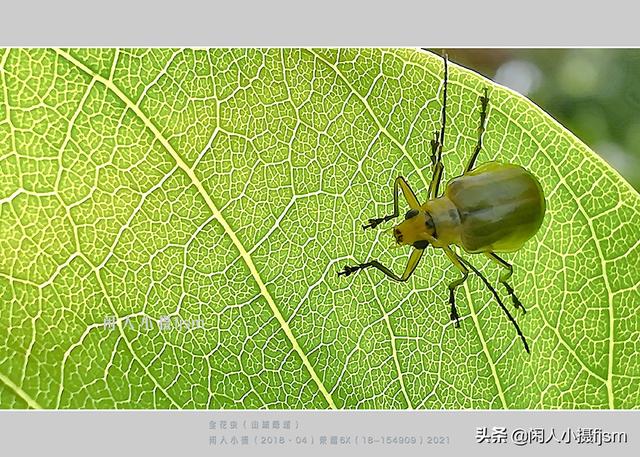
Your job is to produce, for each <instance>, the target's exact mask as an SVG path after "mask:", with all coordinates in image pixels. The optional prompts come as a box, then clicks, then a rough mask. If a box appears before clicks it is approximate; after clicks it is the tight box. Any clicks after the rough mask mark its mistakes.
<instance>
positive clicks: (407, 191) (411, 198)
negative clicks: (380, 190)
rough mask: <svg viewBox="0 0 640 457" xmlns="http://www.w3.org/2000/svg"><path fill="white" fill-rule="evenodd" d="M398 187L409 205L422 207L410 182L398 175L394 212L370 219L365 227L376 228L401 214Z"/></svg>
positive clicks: (413, 207) (394, 187) (416, 207)
mask: <svg viewBox="0 0 640 457" xmlns="http://www.w3.org/2000/svg"><path fill="white" fill-rule="evenodd" d="M398 188H400V190H401V191H402V195H404V198H405V199H406V200H407V203H409V207H411V208H412V209H420V203H418V199H417V197H416V194H414V193H413V190H411V187H410V186H409V183H408V182H407V181H406V180H405V179H404V178H403V177H402V176H398V177H397V178H396V180H395V181H394V183H393V214H389V215H388V216H384V217H374V218H371V219H369V223H368V224H367V225H363V226H362V228H363V229H365V230H366V229H368V228H376V227H377V226H378V225H380V224H382V223H383V222H387V221H390V220H391V219H395V218H396V217H398V215H399V214H400V210H399V208H398Z"/></svg>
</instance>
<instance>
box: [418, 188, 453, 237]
mask: <svg viewBox="0 0 640 457" xmlns="http://www.w3.org/2000/svg"><path fill="white" fill-rule="evenodd" d="M423 208H424V209H425V211H426V212H427V213H429V214H430V215H431V218H432V219H433V224H434V226H435V234H434V237H435V238H436V240H437V244H434V246H435V247H442V246H448V245H450V244H460V230H461V225H460V213H459V212H458V208H457V207H456V206H455V205H454V204H453V202H452V201H451V200H449V198H447V197H446V196H442V197H440V198H434V199H433V200H429V201H428V202H426V203H425V204H424V205H423Z"/></svg>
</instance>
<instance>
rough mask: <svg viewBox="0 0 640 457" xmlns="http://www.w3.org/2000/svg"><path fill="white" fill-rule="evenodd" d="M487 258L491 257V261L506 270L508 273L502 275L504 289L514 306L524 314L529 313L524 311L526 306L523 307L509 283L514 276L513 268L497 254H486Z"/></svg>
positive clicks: (501, 280)
mask: <svg viewBox="0 0 640 457" xmlns="http://www.w3.org/2000/svg"><path fill="white" fill-rule="evenodd" d="M485 254H486V256H487V257H489V258H490V259H491V260H493V261H494V262H496V263H497V264H498V265H500V266H501V267H503V268H505V269H506V270H507V271H505V272H503V273H502V274H501V275H500V283H501V284H502V285H503V286H504V288H505V289H506V290H507V293H508V294H509V295H511V300H512V301H513V306H514V307H515V308H516V309H518V308H521V309H522V312H525V313H526V312H527V310H526V309H524V306H523V305H522V302H521V301H520V300H519V299H518V297H516V293H515V292H514V291H513V287H511V286H510V285H509V283H508V282H507V281H508V280H509V278H510V277H511V275H513V266H512V265H511V264H510V263H509V262H507V261H506V260H504V259H503V258H502V257H498V256H497V255H496V254H494V253H493V252H486V253H485Z"/></svg>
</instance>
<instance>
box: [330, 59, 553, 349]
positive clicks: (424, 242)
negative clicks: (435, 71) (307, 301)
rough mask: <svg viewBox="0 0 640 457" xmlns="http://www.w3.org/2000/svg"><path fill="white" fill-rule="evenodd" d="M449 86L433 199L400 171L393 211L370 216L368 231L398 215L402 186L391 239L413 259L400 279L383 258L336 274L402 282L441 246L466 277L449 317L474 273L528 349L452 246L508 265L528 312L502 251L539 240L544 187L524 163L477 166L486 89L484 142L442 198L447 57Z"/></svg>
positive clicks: (436, 142) (435, 149)
mask: <svg viewBox="0 0 640 457" xmlns="http://www.w3.org/2000/svg"><path fill="white" fill-rule="evenodd" d="M443 61H444V90H443V97H442V113H441V118H442V120H441V127H440V131H439V132H436V133H435V134H434V139H432V140H431V162H432V169H433V173H432V177H431V183H430V184H429V190H428V200H427V202H426V203H424V204H422V205H421V204H420V203H419V202H418V199H417V198H416V196H415V194H414V192H413V191H412V190H411V187H410V186H409V184H408V183H407V181H406V180H405V179H404V178H403V177H402V176H399V177H397V178H396V180H395V182H394V186H393V214H390V215H388V216H384V217H375V218H371V219H369V221H368V222H369V223H368V224H367V225H364V226H363V228H365V229H367V228H375V227H377V226H378V225H379V224H381V223H383V222H387V221H390V220H392V219H395V218H397V217H398V216H399V209H398V191H399V190H400V191H402V194H403V195H404V198H405V199H406V200H407V203H408V204H409V208H410V209H409V211H407V213H406V214H405V220H404V221H402V222H401V223H400V224H398V225H396V226H395V227H394V228H393V236H394V238H395V240H396V242H397V243H398V244H400V245H410V246H412V247H413V250H412V252H411V256H410V257H409V261H408V263H407V266H406V268H405V271H404V273H403V274H402V276H397V275H396V274H395V273H394V272H392V271H391V270H390V269H389V268H387V267H385V266H384V265H382V264H381V263H380V262H378V261H377V260H370V261H368V262H365V263H361V264H359V265H355V266H349V265H348V266H345V267H344V269H343V270H342V271H340V272H339V273H338V275H344V276H349V275H350V274H352V273H355V272H357V271H360V270H363V269H365V268H369V267H374V268H376V269H378V270H380V271H381V272H382V273H384V274H385V275H386V276H387V277H389V278H391V279H393V280H396V281H406V280H407V279H409V277H410V276H411V275H412V274H413V272H414V271H415V269H416V267H417V265H418V263H419V261H420V259H421V257H422V254H423V252H424V250H425V249H426V248H427V247H428V246H433V247H434V248H438V249H442V250H443V251H444V253H445V254H446V255H447V257H448V258H449V260H450V261H451V262H452V263H453V264H454V265H455V266H456V267H457V268H458V269H459V270H460V272H461V273H462V277H461V278H459V279H457V280H455V281H452V282H451V283H450V284H449V304H450V305H451V320H452V321H454V322H455V324H456V327H459V326H460V323H459V316H458V312H457V309H456V304H455V290H456V288H457V287H459V286H460V285H462V284H463V283H464V282H465V281H466V280H467V277H468V275H469V269H471V270H473V272H474V273H476V274H477V275H478V276H479V277H480V278H481V279H482V281H483V283H484V284H485V285H486V286H487V287H488V288H489V290H490V291H491V292H492V294H493V295H494V297H495V298H496V300H497V301H498V304H499V305H500V307H501V308H502V309H503V311H504V312H505V313H506V314H507V317H508V318H509V320H510V321H511V322H512V323H513V325H514V326H515V328H516V331H517V332H518V335H520V338H521V339H522V342H523V344H524V347H525V349H526V351H527V352H529V345H528V344H527V340H526V339H525V337H524V335H523V334H522V331H521V330H520V327H519V326H518V324H517V322H516V321H515V319H514V318H513V316H511V314H510V313H509V311H508V309H507V308H506V307H505V306H504V304H503V303H502V301H501V300H500V297H499V295H498V294H497V292H496V291H495V289H494V288H493V287H492V286H491V284H490V283H489V281H488V280H487V279H486V278H485V277H484V275H482V273H481V272H480V271H478V270H477V269H476V268H475V267H474V266H473V265H471V264H470V263H469V262H468V261H467V260H465V259H464V258H462V257H461V256H460V255H459V254H457V253H456V252H454V251H453V250H452V249H451V246H452V245H454V246H459V247H460V248H462V249H463V250H464V251H466V252H467V253H470V254H483V255H485V256H487V257H488V258H489V259H491V260H492V261H494V262H495V263H497V264H498V265H500V266H501V267H502V268H504V269H505V271H504V273H503V274H502V275H501V276H500V282H501V283H502V284H503V285H504V287H505V289H506V291H507V293H508V294H509V295H510V296H511V298H512V300H513V303H514V306H515V307H516V308H520V309H522V310H523V312H524V307H523V306H522V303H520V300H519V299H518V298H517V296H516V295H515V292H514V291H513V288H512V287H511V285H510V284H509V283H508V280H509V278H510V277H511V275H512V274H513V267H512V266H511V265H510V264H509V263H508V262H506V261H505V260H504V259H502V258H501V257H499V256H498V255H497V254H496V253H501V252H514V251H517V250H518V249H520V248H521V247H522V246H523V245H524V243H525V242H526V241H527V240H529V239H530V238H531V237H533V236H534V235H535V234H536V232H537V231H538V229H539V228H540V225H541V224H542V220H543V219H544V213H545V200H544V193H543V190H542V186H540V183H539V182H538V180H537V179H536V178H535V176H533V175H532V174H531V173H529V172H528V171H527V170H525V169H524V168H522V167H520V166H518V165H513V164H506V163H499V162H486V163H483V164H481V165H479V166H478V167H475V161H476V158H477V157H478V154H479V153H480V151H481V149H482V136H483V134H484V130H485V124H486V118H487V108H488V105H489V97H488V95H487V89H486V88H485V90H484V96H481V97H480V105H481V110H480V124H479V127H478V141H477V144H476V147H475V149H474V151H473V153H472V154H471V157H470V159H469V162H468V163H467V166H466V168H465V170H464V172H463V173H462V174H461V175H460V176H457V177H455V178H453V179H451V180H450V181H449V182H448V183H447V185H446V187H445V190H444V193H443V194H442V195H439V192H438V190H439V187H440V181H441V178H442V173H443V171H444V166H443V165H442V147H443V142H444V132H445V127H446V114H447V112H446V110H447V80H448V71H447V56H446V54H445V56H444V58H443Z"/></svg>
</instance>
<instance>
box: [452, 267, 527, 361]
mask: <svg viewBox="0 0 640 457" xmlns="http://www.w3.org/2000/svg"><path fill="white" fill-rule="evenodd" d="M460 260H461V261H462V262H463V263H464V264H465V265H466V266H468V267H469V268H470V269H471V270H473V272H474V273H475V274H476V275H477V276H478V277H479V278H480V279H481V280H482V282H483V283H484V285H485V286H487V289H489V290H490V291H491V293H492V294H493V296H494V297H495V299H496V301H497V302H498V305H500V308H502V311H504V313H505V314H506V315H507V317H508V318H509V320H510V321H511V323H512V324H513V326H514V327H515V328H516V332H517V333H518V335H520V339H521V340H522V343H523V344H524V348H525V349H526V351H527V352H528V353H529V354H531V351H529V345H528V344H527V340H526V338H525V337H524V335H523V334H522V330H520V327H519V326H518V323H517V322H516V320H515V319H514V318H513V316H512V315H511V313H510V312H509V310H508V309H507V307H506V306H504V303H502V300H500V296H499V295H498V292H496V290H495V289H494V288H493V287H492V286H491V284H490V283H489V281H488V280H487V278H485V277H484V275H483V274H482V273H480V271H478V269H477V268H476V267H474V266H473V265H471V264H470V263H469V262H467V261H466V260H464V259H463V258H462V257H460Z"/></svg>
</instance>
